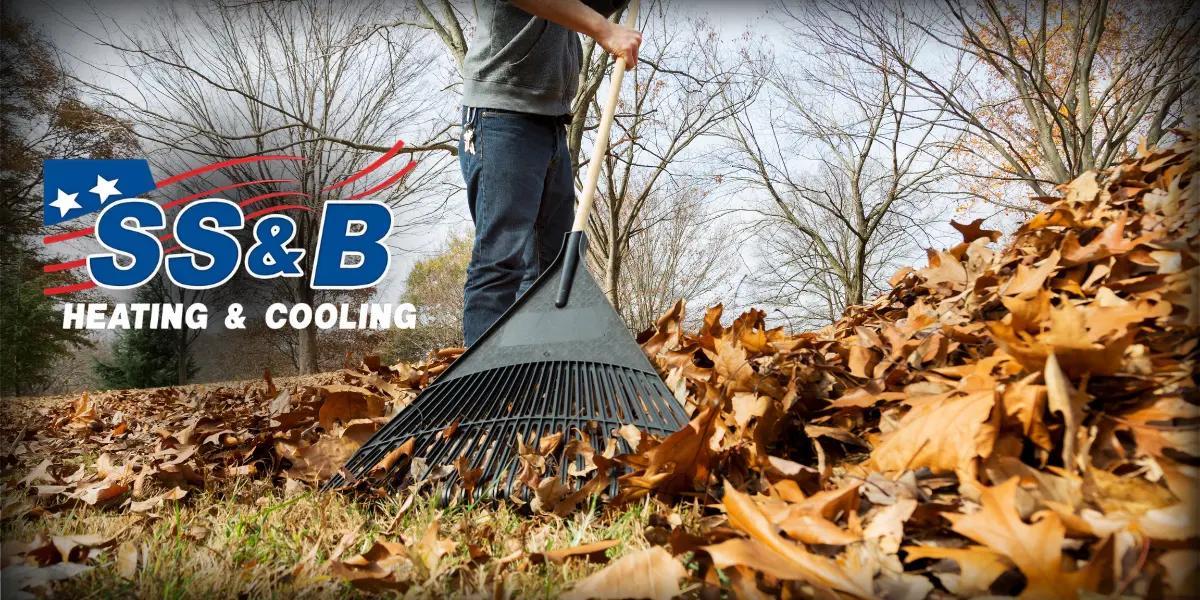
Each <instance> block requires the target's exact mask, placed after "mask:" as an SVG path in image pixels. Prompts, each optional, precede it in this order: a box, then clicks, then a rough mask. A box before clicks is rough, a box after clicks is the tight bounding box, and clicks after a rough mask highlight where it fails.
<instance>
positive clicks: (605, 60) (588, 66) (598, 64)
mask: <svg viewBox="0 0 1200 600" xmlns="http://www.w3.org/2000/svg"><path fill="white" fill-rule="evenodd" d="M431 4H432V3H431V2H427V1H426V0H416V2H414V3H413V4H412V6H411V7H410V8H409V9H408V10H407V11H406V12H407V13H409V14H405V15H403V16H402V18H400V19H398V20H394V21H390V22H387V23H383V24H380V25H377V26H375V27H373V28H372V29H371V31H372V32H377V31H383V30H387V29H390V28H395V27H416V28H418V29H424V30H428V31H431V32H433V33H434V34H435V35H436V36H437V37H438V39H439V40H441V41H442V45H443V46H444V47H445V50H446V52H447V54H449V56H450V58H451V59H453V61H454V64H455V66H456V67H457V69H458V75H459V77H461V75H462V65H463V60H465V58H466V56H467V50H468V48H469V44H470V33H471V30H472V29H473V27H474V21H475V19H476V14H475V10H474V3H472V4H471V10H469V11H467V10H464V9H463V8H462V7H461V6H456V5H455V4H454V3H453V2H450V0H438V2H437V3H436V6H431ZM624 13H625V11H624V10H619V11H617V12H616V13H615V14H613V15H612V16H611V18H612V19H613V20H618V21H619V20H621V19H622V18H623V16H624ZM642 60H643V61H644V60H645V58H644V57H643V58H642ZM612 64H613V61H612V57H611V56H609V54H608V53H607V52H605V51H604V49H603V48H600V47H599V45H597V44H596V40H593V39H592V38H590V37H586V36H584V38H583V55H582V59H581V60H580V65H581V68H580V70H579V84H578V89H577V90H576V92H575V98H574V100H572V104H571V123H570V125H568V126H567V147H568V149H569V152H570V154H571V160H572V162H573V163H574V164H575V165H576V166H578V165H579V164H580V160H579V151H580V147H581V144H582V143H583V134H584V132H585V131H587V130H588V129H594V128H595V125H594V124H593V125H591V126H590V127H589V124H588V118H589V116H590V114H592V112H593V110H594V108H595V98H596V92H597V91H598V90H599V89H600V85H601V84H602V83H603V82H604V78H605V75H606V74H607V73H608V70H609V68H610V67H611V66H612ZM457 83H459V82H455V85H456V84H457ZM451 87H452V86H451Z"/></svg>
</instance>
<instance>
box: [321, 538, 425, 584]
mask: <svg viewBox="0 0 1200 600" xmlns="http://www.w3.org/2000/svg"><path fill="white" fill-rule="evenodd" d="M331 561H332V564H331V565H330V572H331V573H332V575H333V576H334V577H338V578H340V579H345V580H347V581H349V582H350V584H351V585H353V586H354V587H356V588H359V589H363V590H368V591H373V592H382V591H384V590H401V591H403V590H405V589H408V587H409V586H410V585H411V581H410V578H409V577H410V575H411V573H409V572H406V570H405V569H404V568H403V567H406V566H409V565H411V563H412V561H411V560H410V559H409V557H408V552H407V550H406V549H405V548H404V545H403V544H398V543H395V542H387V541H383V540H376V541H375V543H374V544H372V545H371V547H370V549H368V550H367V551H366V552H364V553H362V554H360V555H358V556H354V557H351V558H348V559H346V560H336V556H333V557H331Z"/></svg>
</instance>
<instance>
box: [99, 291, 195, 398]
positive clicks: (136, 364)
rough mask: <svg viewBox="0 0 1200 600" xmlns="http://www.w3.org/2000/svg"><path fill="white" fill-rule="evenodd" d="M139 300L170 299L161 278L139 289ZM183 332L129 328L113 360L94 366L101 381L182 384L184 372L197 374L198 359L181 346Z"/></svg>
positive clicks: (117, 385) (121, 385)
mask: <svg viewBox="0 0 1200 600" xmlns="http://www.w3.org/2000/svg"><path fill="white" fill-rule="evenodd" d="M136 297H137V302H147V303H155V304H157V303H160V302H163V301H164V299H166V293H165V290H164V289H163V286H162V281H161V279H156V280H154V281H152V282H150V283H149V284H147V285H145V286H143V287H141V288H138V291H137V296H136ZM179 335H180V332H179V331H175V330H171V329H150V328H142V329H128V330H126V331H123V332H122V333H121V334H120V337H118V338H117V341H116V343H115V344H113V356H112V360H111V361H109V362H104V361H100V360H97V361H96V364H95V365H94V368H95V371H96V375H98V376H99V377H100V381H101V384H102V385H103V386H104V387H105V388H109V389H129V388H149V387H163V386H168V385H175V384H177V383H180V381H179V378H180V372H181V369H180V365H179V362H180V361H184V368H183V369H182V372H184V373H186V376H187V377H191V376H193V375H195V374H196V371H197V370H198V369H197V368H196V364H195V361H193V360H192V357H191V356H190V355H189V354H187V353H186V352H181V351H180V347H179Z"/></svg>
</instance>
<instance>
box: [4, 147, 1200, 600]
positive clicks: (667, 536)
mask: <svg viewBox="0 0 1200 600" xmlns="http://www.w3.org/2000/svg"><path fill="white" fill-rule="evenodd" d="M1181 135H1182V138H1183V141H1181V142H1180V143H1178V144H1177V145H1175V146H1174V147H1171V148H1160V149H1147V148H1144V147H1142V148H1139V150H1138V152H1137V154H1136V155H1135V156H1133V157H1131V158H1129V159H1127V160H1125V161H1123V162H1122V163H1120V164H1117V165H1115V166H1113V167H1112V168H1109V169H1107V170H1104V171H1100V172H1089V173H1087V174H1085V175H1083V176H1081V177H1079V178H1078V179H1076V180H1075V181H1073V182H1071V183H1069V184H1067V185H1065V186H1062V188H1061V192H1062V194H1063V198H1060V199H1057V200H1054V199H1047V205H1046V207H1045V210H1043V211H1042V212H1041V213H1039V214H1037V215H1035V216H1034V217H1032V218H1031V219H1030V220H1029V221H1028V222H1026V223H1025V224H1023V225H1022V226H1021V227H1020V228H1019V229H1018V230H1017V231H1016V232H1015V233H1014V234H1013V235H1012V236H1011V238H1010V239H1009V240H1008V243H1007V245H1005V246H1004V247H1003V248H1001V247H997V243H998V242H999V234H998V233H997V232H994V231H990V230H987V229H984V228H983V223H982V222H981V221H975V222H972V223H969V224H965V225H964V224H958V223H955V224H954V226H955V228H956V229H957V230H958V231H959V232H960V233H961V235H962V242H961V243H958V244H956V245H954V246H952V247H950V248H946V249H941V250H936V249H934V250H930V251H929V253H928V262H927V264H926V265H924V266H921V267H916V268H905V269H902V270H901V271H900V272H898V273H896V275H895V276H894V277H893V278H892V279H891V280H890V284H891V286H892V287H891V289H890V290H889V291H888V292H887V293H886V294H884V295H883V296H882V297H880V298H878V299H877V300H875V301H873V302H871V303H870V304H867V305H864V306H854V307H851V308H849V309H848V310H847V311H846V313H845V315H844V316H843V317H842V318H840V319H839V320H838V321H836V322H835V323H833V324H831V325H830V326H829V327H826V328H824V329H822V330H820V331H818V332H808V333H794V334H793V333H788V332H786V331H784V330H783V329H782V328H770V327H768V325H767V319H766V317H767V315H766V313H764V312H763V311H759V310H749V311H747V312H745V313H743V314H742V315H740V316H738V317H736V318H735V319H733V321H732V322H731V323H729V324H728V325H726V324H724V323H722V318H723V316H724V313H723V308H722V307H721V306H719V305H718V306H715V307H712V308H710V309H709V310H708V311H706V312H705V314H704V315H703V318H702V322H701V323H700V324H699V325H698V326H697V327H696V328H695V330H689V329H688V327H686V326H685V325H684V323H685V319H684V317H685V315H684V309H683V303H682V302H680V303H678V304H677V305H675V306H674V307H673V308H672V309H671V310H670V311H668V312H667V313H666V314H664V315H663V316H662V317H661V318H660V319H659V320H658V321H657V323H656V324H655V326H654V327H653V328H652V329H651V330H649V331H647V332H645V333H643V334H642V335H641V336H640V337H639V339H640V340H641V341H642V348H643V351H644V352H645V353H646V355H647V356H648V357H649V359H650V360H651V362H652V363H653V364H654V365H655V366H656V367H657V368H658V369H659V371H660V373H661V375H662V376H663V379H664V381H665V382H666V384H667V386H668V387H669V388H670V389H671V390H672V392H674V393H675V395H676V397H677V398H678V399H679V400H680V401H681V402H682V403H683V404H684V405H685V406H686V407H687V410H688V411H689V414H690V416H691V417H690V422H689V423H688V424H687V425H686V426H685V427H684V428H682V429H680V430H679V431H677V432H675V433H673V434H670V435H668V436H665V437H661V438H660V437H656V436H654V435H651V434H649V433H646V432H640V431H637V430H636V429H635V428H631V427H629V426H625V427H619V428H616V429H614V430H613V431H609V432H603V433H604V434H607V435H611V436H613V437H612V438H610V439H600V438H602V436H601V435H598V434H594V432H592V433H585V432H580V431H572V432H550V433H549V434H547V432H545V431H541V432H539V434H540V435H538V434H534V435H530V436H523V435H518V436H515V437H514V439H513V443H514V445H515V446H516V456H517V461H516V464H515V465H513V467H512V468H513V469H515V471H514V473H513V476H514V478H515V480H516V481H518V482H519V483H520V485H521V486H522V488H523V490H525V491H527V492H528V495H529V498H528V499H526V498H516V499H515V500H516V501H517V502H518V503H524V506H525V508H527V509H528V510H529V511H530V512H535V513H547V514H546V515H545V516H543V517H539V518H548V519H558V518H561V517H563V516H567V515H570V514H572V513H573V512H575V511H577V510H578V509H579V508H580V507H581V506H585V505H586V503H585V501H586V500H588V499H589V498H592V497H594V496H596V495H603V494H604V493H605V491H606V490H607V488H608V485H609V483H610V481H612V478H613V477H617V478H618V479H617V481H618V482H619V493H618V495H617V496H616V497H614V498H610V499H609V500H611V501H613V502H616V503H620V502H628V501H635V500H636V501H645V500H646V499H647V498H653V499H657V500H661V501H664V502H668V503H669V502H673V501H677V500H679V499H686V500H688V501H694V502H698V503H699V504H701V505H703V506H707V507H708V508H707V509H706V510H707V512H706V514H705V516H704V517H703V518H702V519H701V520H700V521H699V522H698V523H689V524H687V525H686V526H685V525H684V524H683V523H681V522H673V521H670V520H664V519H658V518H657V517H651V519H652V521H653V522H652V523H651V524H650V525H649V526H647V527H646V528H645V529H644V537H645V540H644V541H645V542H646V543H647V544H650V547H649V548H645V549H636V548H639V547H640V541H637V542H638V543H635V544H631V545H630V547H631V548H634V550H632V552H631V553H630V554H627V555H625V556H622V557H620V558H618V559H617V560H615V561H613V562H611V563H609V564H608V565H607V566H605V567H604V568H602V569H601V570H599V571H597V572H595V573H593V574H592V575H590V576H588V577H586V578H584V579H582V580H580V581H578V582H577V583H576V584H575V585H574V586H573V587H572V589H571V590H570V591H569V592H568V596H570V597H576V598H585V597H596V598H618V597H649V598H668V597H673V596H675V595H678V594H680V593H681V592H682V591H683V590H684V589H685V588H686V589H688V590H689V593H691V591H692V590H696V589H699V590H700V592H698V593H699V594H700V595H701V596H702V597H708V596H707V594H709V593H710V592H715V593H719V592H720V591H721V590H720V588H725V590H726V592H727V593H732V594H736V595H737V596H739V597H772V596H784V597H833V596H852V597H863V598H867V597H887V598H924V597H943V596H945V595H956V596H963V597H971V596H981V595H1007V596H1022V597H1028V598H1042V597H1055V598H1058V597H1064V598H1075V597H1079V596H1081V595H1088V596H1091V595H1095V594H1103V595H1117V596H1120V595H1131V594H1132V595H1137V596H1145V595H1150V594H1155V593H1160V592H1164V591H1169V592H1170V593H1173V594H1176V595H1183V594H1187V593H1189V592H1190V591H1191V590H1192V588H1193V587H1194V583H1195V579H1196V575H1195V573H1196V569H1195V568H1194V567H1195V561H1196V559H1197V557H1198V556H1200V555H1197V553H1196V552H1195V551H1194V550H1193V549H1192V546H1194V544H1195V542H1196V541H1197V539H1198V538H1200V522H1198V521H1197V517H1196V507H1197V499H1196V492H1195V490H1196V489H1197V487H1198V484H1200V476H1198V475H1197V472H1196V469H1195V465H1196V464H1197V462H1200V442H1197V439H1200V436H1197V433H1198V429H1200V406H1198V405H1197V402H1198V400H1197V398H1200V391H1198V389H1197V384H1196V380H1195V377H1194V372H1195V371H1196V360H1197V357H1198V355H1200V342H1198V340H1200V305H1198V304H1197V301H1196V297H1197V294H1198V292H1200V250H1198V248H1197V246H1198V244H1200V227H1198V226H1197V223H1200V201H1198V200H1197V198H1198V194H1197V185H1196V182H1195V181H1194V179H1195V174H1196V171H1197V163H1196V148H1197V140H1196V137H1195V134H1193V133H1188V132H1184V133H1182V134H1181ZM461 352H462V350H461V349H447V350H445V351H442V352H439V353H436V354H434V355H431V357H430V360H429V361H427V362H425V363H421V364H417V365H403V364H402V365H394V366H390V367H388V366H384V365H382V364H380V362H379V361H378V359H371V358H368V359H367V360H365V361H364V363H363V365H362V366H361V367H360V368H358V369H349V370H343V371H341V372H338V373H335V374H329V375H327V376H325V379H324V380H322V381H317V382H311V383H309V384H306V385H296V386H292V387H290V388H286V389H282V388H279V387H277V386H276V384H275V382H273V381H271V380H270V378H269V377H267V381H265V385H264V384H258V383H252V384H245V385H242V386H241V387H217V388H211V389H200V388H192V389H188V390H184V389H175V388H164V389H158V390H138V391H128V392H106V393H102V394H83V395H80V396H79V397H78V398H75V399H74V401H73V402H72V403H70V404H65V403H64V404H63V405H60V406H56V407H53V408H49V409H46V410H45V412H44V413H43V414H42V417H44V420H45V423H46V426H45V427H34V428H30V429H29V430H28V431H25V430H24V429H22V431H21V433H20V436H19V437H17V438H16V441H15V442H14V443H13V444H12V445H11V448H10V449H9V451H8V454H7V455H5V456H3V457H0V458H2V459H3V462H4V464H6V465H20V467H21V473H22V478H21V479H17V478H16V477H12V478H9V479H8V480H7V482H6V488H5V492H6V497H5V499H4V502H3V515H4V518H5V519H19V518H36V517H38V516H40V515H44V514H47V513H54V512H58V511H62V510H66V509H69V508H74V507H81V506H82V508H83V509H84V510H106V511H127V512H128V513H130V514H134V515H140V516H139V518H155V511H156V510H157V509H158V508H160V507H162V506H165V505H166V503H167V502H190V501H191V498H192V495H191V494H187V492H188V490H192V489H198V488H200V487H204V486H208V485H210V484H212V483H215V482H223V481H224V482H227V481H231V480H237V479H238V478H253V479H258V480H267V481H269V482H271V483H272V484H274V485H276V486H279V487H281V488H285V489H288V490H291V491H290V492H289V493H295V492H296V490H297V489H298V488H303V486H304V485H305V483H301V482H307V483H308V484H312V483H316V482H317V481H319V480H321V479H323V478H325V477H327V476H328V475H330V474H332V473H333V472H335V471H336V470H337V469H338V468H339V466H340V464H341V463H342V461H344V460H345V458H346V457H347V456H349V454H350V453H351V452H353V450H354V449H355V448H358V447H359V445H361V444H362V443H363V441H365V439H366V438H367V437H369V436H370V435H371V434H372V433H373V432H374V431H375V430H376V429H377V428H378V427H379V426H380V425H381V424H382V423H383V422H386V420H387V418H388V416H390V415H393V414H395V413H396V412H397V411H398V410H399V409H401V408H403V407H404V406H405V405H406V404H407V403H408V402H410V401H411V400H412V398H413V397H415V396H416V394H417V393H418V392H419V391H420V390H421V389H422V388H423V387H425V386H427V385H428V384H429V383H430V381H431V380H432V378H434V377H436V376H437V374H439V373H442V372H444V371H445V369H446V368H447V367H448V365H449V364H450V363H451V362H452V361H453V359H454V358H455V357H456V356H458V354H460V353H461ZM5 431H7V429H6V430H5ZM463 435H464V434H463V432H462V431H459V430H458V427H457V425H451V426H450V427H447V428H446V429H444V430H443V437H444V438H445V439H446V440H449V441H451V442H454V441H458V440H460V439H462V437H463ZM589 436H590V437H589ZM7 439H12V438H7ZM617 440H619V442H618V441H617ZM92 456H96V457H99V458H96V460H95V461H90V460H85V458H87V457H92ZM467 458H469V459H471V460H466V459H460V460H457V461H454V464H447V465H424V464H422V465H418V464H416V463H418V462H419V461H424V458H422V457H413V456H412V447H411V444H409V445H406V446H401V447H400V448H397V449H396V450H395V451H393V452H392V453H391V454H388V455H387V456H386V457H385V458H384V459H383V460H382V461H380V462H379V463H378V464H377V465H375V466H374V468H372V469H371V470H370V472H371V474H370V475H369V476H368V478H367V479H368V481H366V482H364V483H363V485H362V486H360V488H366V489H367V490H368V491H370V490H371V488H373V487H378V488H380V489H383V486H384V485H386V484H393V485H399V486H401V487H404V486H410V487H409V490H408V491H409V492H410V496H409V497H408V500H407V501H406V505H405V506H407V505H408V504H407V503H411V501H412V497H413V496H412V495H411V494H413V493H415V491H417V490H421V489H425V487H426V486H428V487H435V486H432V485H429V484H430V483H431V482H433V481H434V480H439V481H440V480H442V479H439V478H457V481H458V482H459V483H460V487H463V488H466V490H465V491H467V492H468V494H467V497H468V498H471V499H474V498H475V495H476V492H478V491H479V490H480V489H482V488H485V487H486V486H487V483H488V482H486V481H483V480H482V474H481V473H480V472H479V471H478V469H479V467H478V463H477V462H476V461H475V460H474V457H467ZM472 465H476V466H472ZM410 467H411V468H410ZM401 470H403V471H404V472H405V473H425V474H428V477H426V478H424V479H422V480H420V481H412V480H411V477H410V478H408V479H404V480H400V478H398V477H396V474H397V473H399V472H400V471H401ZM14 495H15V496H16V499H14V498H13V497H12V496H14ZM402 510H403V509H402ZM471 535H475V533H474V532H464V531H442V530H441V529H440V525H439V523H438V522H437V521H434V522H433V523H432V525H430V527H429V528H428V529H427V530H425V532H424V534H423V535H422V536H421V537H420V538H419V539H417V540H400V541H395V540H394V539H375V540H372V542H371V545H370V546H369V547H367V549H366V551H365V552H363V553H362V554H358V555H354V556H351V557H350V558H343V557H342V554H343V553H345V551H346V550H348V548H350V547H351V546H352V545H353V546H354V547H355V548H357V549H362V548H364V547H366V546H364V545H356V544H358V543H360V540H358V538H357V537H356V536H355V535H354V534H353V533H351V534H348V536H346V537H345V538H344V539H343V543H341V544H339V546H338V548H337V550H336V551H335V552H333V553H332V555H331V556H329V557H328V559H327V561H326V563H324V564H323V566H314V567H313V568H317V569H321V568H324V569H326V570H327V571H328V572H329V573H331V574H332V575H334V576H335V577H338V578H340V579H343V580H345V581H348V582H350V583H352V584H353V585H355V586H356V587H359V588H362V589H367V590H399V591H401V592H404V591H405V590H408V589H409V588H410V587H412V586H414V585H419V584H421V583H422V582H424V581H427V580H430V579H441V580H443V581H445V580H447V579H448V575H449V574H450V573H452V572H454V571H455V569H456V568H458V567H456V566H454V565H455V564H457V563H456V562H455V561H452V560H450V558H449V557H450V556H451V554H452V553H454V552H456V550H457V549H459V546H460V545H461V544H464V543H465V544H466V553H465V554H466V555H469V556H470V557H471V562H472V563H486V562H487V561H489V560H490V561H492V562H491V564H492V565H493V567H494V568H493V569H492V570H491V574H490V575H488V581H487V582H484V583H485V586H486V587H485V588H478V589H476V590H475V591H480V589H484V590H486V591H488V592H495V591H497V590H500V591H503V590H504V585H505V584H504V580H503V578H502V576H501V575H500V573H501V571H503V570H505V569H510V568H518V567H517V566H516V565H522V567H521V568H523V565H525V564H527V563H523V562H521V561H524V560H527V561H528V563H539V562H540V563H550V564H556V563H561V564H562V565H567V564H582V563H583V562H584V561H583V560H572V559H571V557H579V558H580V559H584V558H586V559H588V560H603V559H604V558H607V553H608V551H609V550H610V549H611V548H610V547H609V546H608V545H607V544H610V543H611V542H597V543H595V544H588V545H584V546H580V547H576V548H564V549H560V550H551V551H546V552H540V553H527V552H525V551H524V550H522V549H521V548H522V546H521V545H520V544H518V546H517V549H516V550H513V551H512V552H511V553H510V554H509V555H507V556H503V557H497V558H492V557H491V556H489V554H488V553H487V552H484V551H483V550H482V548H480V547H478V545H477V544H472V540H471V539H470V536H471ZM464 538H465V539H464ZM35 542H36V543H27V544H23V545H18V546H16V547H17V548H18V550H17V551H15V553H14V554H12V555H11V556H12V557H14V558H13V559H12V562H10V558H9V556H10V555H9V548H10V547H12V546H13V545H12V544H9V543H7V542H6V545H5V552H6V558H5V568H4V577H5V589H6V591H7V590H8V589H14V590H22V589H27V590H33V589H42V587H43V586H44V585H45V584H46V583H47V582H49V581H51V580H53V579H55V578H60V577H62V576H69V574H70V573H74V572H78V571H79V570H81V569H86V568H87V567H88V565H85V564H83V563H84V562H85V561H88V560H90V558H92V557H93V554H92V552H93V550H94V549H95V547H93V546H88V545H86V544H84V543H82V542H79V541H78V540H76V541H75V542H71V543H74V544H75V545H74V546H70V544H69V543H68V542H65V541H64V542H61V545H62V548H67V550H66V551H65V553H64V551H63V550H62V548H60V547H59V546H58V545H55V544H53V543H49V540H35ZM48 543H49V546H47V544H48ZM106 543H107V542H106ZM524 547H529V546H524ZM543 547H544V546H543ZM51 549H53V551H52V550H51ZM128 550H129V548H128V547H126V546H124V545H122V546H121V547H120V548H119V549H118V556H117V561H116V562H117V564H118V567H119V569H120V571H121V572H122V573H123V574H124V573H129V572H133V570H134V569H136V566H137V564H138V560H137V559H138V557H137V556H136V555H133V554H130V552H129V551H128ZM143 560H144V558H143ZM314 560H315V559H314ZM685 564H686V565H687V566H686V567H685V566H684V565H685ZM502 567H503V569H502ZM308 568H309V567H306V570H307V569H308ZM556 568H562V567H561V566H556ZM45 569H54V570H52V571H46V570H45ZM10 581H11V582H12V583H11V588H10ZM463 585H468V584H466V583H464V584H463Z"/></svg>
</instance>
